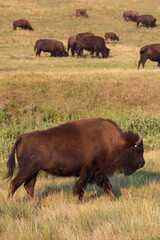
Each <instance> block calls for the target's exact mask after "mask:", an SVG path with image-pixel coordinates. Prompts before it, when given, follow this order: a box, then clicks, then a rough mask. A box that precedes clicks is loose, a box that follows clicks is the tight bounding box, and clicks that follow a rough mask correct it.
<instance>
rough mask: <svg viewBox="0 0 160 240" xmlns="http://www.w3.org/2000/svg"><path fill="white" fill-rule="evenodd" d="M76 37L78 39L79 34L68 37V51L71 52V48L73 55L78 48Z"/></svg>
mask: <svg viewBox="0 0 160 240" xmlns="http://www.w3.org/2000/svg"><path fill="white" fill-rule="evenodd" d="M76 39H77V35H74V36H72V37H70V38H69V39H68V52H69V49H70V48H71V53H72V56H74V53H75V50H76Z"/></svg>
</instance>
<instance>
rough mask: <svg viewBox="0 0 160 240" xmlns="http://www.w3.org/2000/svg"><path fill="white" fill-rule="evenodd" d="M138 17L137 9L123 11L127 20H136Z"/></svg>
mask: <svg viewBox="0 0 160 240" xmlns="http://www.w3.org/2000/svg"><path fill="white" fill-rule="evenodd" d="M137 17H138V12H136V11H126V12H124V13H123V18H124V19H125V20H126V21H128V20H131V21H133V22H135V21H136V19H137Z"/></svg>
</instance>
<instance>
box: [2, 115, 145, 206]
mask: <svg viewBox="0 0 160 240" xmlns="http://www.w3.org/2000/svg"><path fill="white" fill-rule="evenodd" d="M15 152H16V155H17V161H18V165H19V172H18V173H17V175H16V177H15V178H14V179H13V180H12V181H11V184H10V188H9V192H8V199H11V198H12V196H13V194H14V192H15V191H16V190H17V189H18V188H19V187H20V186H21V185H22V184H24V187H25V189H26V191H27V193H28V195H29V197H30V198H33V196H34V186H35V183H36V177H37V174H38V172H39V171H40V170H43V171H45V172H48V173H51V174H52V175H55V176H75V177H79V180H78V181H77V182H76V184H75V186H74V190H73V192H74V194H77V195H78V201H79V202H81V201H82V199H83V195H84V191H85V189H86V187H87V185H88V184H89V183H90V184H93V183H95V184H97V185H98V186H99V187H101V188H102V189H103V190H104V191H105V192H107V193H110V196H111V199H115V194H114V193H113V191H112V186H111V183H110V181H109V179H108V177H109V176H112V175H113V174H114V173H115V172H123V173H124V174H125V175H130V174H132V173H134V172H135V171H136V170H137V169H139V168H141V167H143V165H144V164H145V162H144V159H143V142H142V139H141V137H139V136H138V135H137V134H135V133H132V132H131V131H128V132H122V131H121V130H120V128H119V127H118V126H117V125H116V123H114V122H113V121H112V120H105V119H101V118H95V119H82V120H76V121H72V122H68V123H66V124H62V125H60V126H58V127H53V128H50V129H47V130H42V131H34V132H31V133H26V134H22V135H21V136H19V137H18V139H17V140H16V142H15V144H14V145H13V147H12V151H11V154H10V156H9V159H8V162H7V166H8V174H7V176H6V177H7V178H12V176H13V172H14V168H15Z"/></svg>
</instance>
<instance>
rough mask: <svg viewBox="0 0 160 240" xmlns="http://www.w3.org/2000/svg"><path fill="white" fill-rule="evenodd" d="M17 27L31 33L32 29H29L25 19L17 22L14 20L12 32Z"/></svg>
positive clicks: (28, 23)
mask: <svg viewBox="0 0 160 240" xmlns="http://www.w3.org/2000/svg"><path fill="white" fill-rule="evenodd" d="M17 27H20V28H21V29H25V30H26V29H28V30H31V31H33V28H32V27H31V24H30V22H29V21H28V20H25V19H19V20H15V21H14V22H13V30H16V28H17Z"/></svg>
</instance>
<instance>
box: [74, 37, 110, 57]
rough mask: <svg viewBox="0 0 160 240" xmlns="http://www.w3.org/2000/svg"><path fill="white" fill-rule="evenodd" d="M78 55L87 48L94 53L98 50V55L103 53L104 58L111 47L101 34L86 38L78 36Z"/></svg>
mask: <svg viewBox="0 0 160 240" xmlns="http://www.w3.org/2000/svg"><path fill="white" fill-rule="evenodd" d="M76 49H77V57H78V56H79V55H81V53H82V52H83V50H87V51H89V52H90V53H91V55H93V54H94V53H95V52H96V56H99V53H101V55H102V58H107V57H108V55H109V52H110V49H109V48H107V47H106V45H105V41H104V38H102V37H99V36H91V37H84V38H82V37H81V38H77V42H76Z"/></svg>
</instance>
